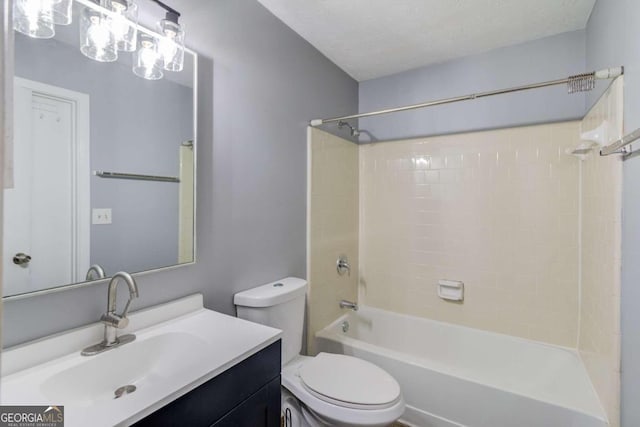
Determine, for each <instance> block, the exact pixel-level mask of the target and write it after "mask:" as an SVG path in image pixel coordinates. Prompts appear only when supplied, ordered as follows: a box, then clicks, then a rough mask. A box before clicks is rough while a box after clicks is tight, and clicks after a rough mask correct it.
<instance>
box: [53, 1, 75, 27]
mask: <svg viewBox="0 0 640 427" xmlns="http://www.w3.org/2000/svg"><path fill="white" fill-rule="evenodd" d="M72 6H73V1H72V0H55V2H54V4H53V23H54V24H56V25H69V24H71V19H72V16H73V15H72V11H71V7H72Z"/></svg>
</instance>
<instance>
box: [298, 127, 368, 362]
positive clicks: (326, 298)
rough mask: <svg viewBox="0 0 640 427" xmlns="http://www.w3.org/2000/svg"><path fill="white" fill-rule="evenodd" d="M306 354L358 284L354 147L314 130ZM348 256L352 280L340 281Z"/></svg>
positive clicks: (311, 140) (311, 137)
mask: <svg viewBox="0 0 640 427" xmlns="http://www.w3.org/2000/svg"><path fill="white" fill-rule="evenodd" d="M308 144H309V153H310V158H309V166H310V170H309V206H308V209H309V212H308V222H309V223H308V253H307V257H308V261H307V269H308V271H307V276H308V280H309V295H308V300H307V301H308V306H307V309H308V313H307V315H308V317H307V318H308V334H307V335H308V340H307V344H308V346H307V347H308V352H309V353H310V354H315V343H314V336H315V333H316V331H318V330H320V329H322V328H323V327H325V326H327V325H328V324H329V323H331V322H333V321H334V320H335V319H336V318H338V317H339V316H340V315H341V314H342V313H341V311H340V308H339V306H338V302H339V301H340V300H341V299H347V300H351V301H356V299H357V283H358V264H359V263H358V229H359V224H358V222H359V220H358V215H359V205H358V191H359V188H358V180H359V176H358V146H357V145H356V144H354V143H352V142H349V141H347V140H345V139H342V138H339V137H337V136H334V135H332V134H330V133H327V132H324V131H321V130H319V129H310V131H309V141H308ZM342 254H344V255H347V257H348V258H349V262H350V264H351V276H347V275H344V276H339V275H338V273H337V272H336V260H337V258H338V256H340V255H342Z"/></svg>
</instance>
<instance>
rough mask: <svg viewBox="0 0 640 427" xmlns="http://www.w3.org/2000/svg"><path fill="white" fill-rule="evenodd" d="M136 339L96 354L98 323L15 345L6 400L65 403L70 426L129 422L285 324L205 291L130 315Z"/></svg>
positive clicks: (269, 339)
mask: <svg viewBox="0 0 640 427" xmlns="http://www.w3.org/2000/svg"><path fill="white" fill-rule="evenodd" d="M130 319H131V323H130V326H129V327H128V328H126V329H124V330H122V332H121V333H122V334H125V333H135V334H136V340H135V341H133V342H131V343H128V344H125V345H122V346H120V347H118V348H114V349H112V350H109V351H105V352H103V353H100V354H97V355H94V356H82V355H80V350H81V349H82V348H84V347H86V346H87V345H90V344H93V343H95V342H98V341H100V339H101V338H102V337H101V334H102V326H101V325H100V324H94V325H90V326H87V327H84V328H79V329H76V330H73V331H69V332H66V333H62V334H57V335H55V336H51V337H46V338H44V339H41V340H38V341H34V342H32V343H27V344H24V345H21V346H18V347H14V348H10V349H7V350H6V351H5V352H4V353H3V355H2V356H3V364H2V378H1V380H0V390H1V394H0V404H3V405H17V404H29V405H64V407H65V426H67V427H70V426H76V425H77V426H87V425H91V426H101V425H104V426H111V425H128V424H131V423H133V422H135V421H138V420H140V419H142V418H144V417H145V416H146V415H149V414H150V413H152V412H154V411H155V410H157V409H159V408H160V407H162V406H164V405H165V404H167V403H169V402H171V401H173V400H174V399H176V398H178V397H180V396H182V395H183V394H185V393H188V392H189V391H191V390H193V389H194V388H196V387H198V386H199V385H200V384H203V383H204V382H206V381H208V380H210V379H211V378H213V377H215V376H216V375H218V374H220V373H222V372H224V371H225V370H227V369H228V368H230V367H232V366H234V365H235V364H237V363H239V362H241V361H242V360H244V359H246V358H248V357H249V356H251V355H253V354H255V353H257V352H258V351H260V350H262V349H263V348H266V347H267V346H269V345H270V344H272V343H274V342H276V341H277V340H278V339H280V334H281V333H280V331H279V330H277V329H273V328H269V327H265V326H263V325H258V324H254V323H250V322H247V321H244V320H241V319H237V318H235V317H231V316H227V315H224V314H221V313H216V312H214V311H211V310H207V309H204V308H203V307H202V296H201V295H194V296H190V297H187V298H183V299H181V300H178V301H175V302H172V303H168V304H164V305H162V306H158V307H154V308H151V309H148V310H143V311H140V312H137V313H132V314H131V315H130Z"/></svg>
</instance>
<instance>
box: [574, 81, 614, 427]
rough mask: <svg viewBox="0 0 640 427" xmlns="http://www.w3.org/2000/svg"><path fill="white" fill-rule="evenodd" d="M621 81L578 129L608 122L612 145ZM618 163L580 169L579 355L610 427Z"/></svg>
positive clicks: (606, 160)
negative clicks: (580, 280)
mask: <svg viewBox="0 0 640 427" xmlns="http://www.w3.org/2000/svg"><path fill="white" fill-rule="evenodd" d="M622 85H623V80H622V78H620V79H617V80H616V81H615V82H614V83H613V84H612V86H611V87H610V88H609V90H608V91H607V92H606V93H605V94H604V95H603V96H602V98H601V99H600V100H599V101H598V102H597V103H596V105H595V106H594V107H593V108H592V110H591V111H590V112H589V114H587V116H586V117H585V119H584V120H583V121H582V123H581V128H582V130H583V131H587V130H590V129H593V128H595V127H597V126H598V125H599V124H600V123H601V122H602V121H603V120H607V122H608V129H609V138H610V140H611V141H613V140H615V139H617V138H620V137H621V136H622V132H623V127H622V108H623V107H622V101H623V100H622ZM621 188H622V161H621V159H620V157H619V156H609V157H599V156H589V157H587V158H586V159H585V161H584V163H583V169H582V262H581V266H582V304H581V309H580V319H581V327H580V336H579V349H580V354H581V355H582V358H583V360H584V362H585V365H586V367H587V371H588V372H589V376H590V377H591V381H592V382H593V385H594V387H595V389H596V391H597V392H598V395H599V397H600V400H601V401H602V404H603V406H604V408H605V410H606V412H607V414H608V416H609V421H610V424H611V425H612V426H618V425H620V419H619V408H620V265H621V254H620V251H621V236H620V232H621V231H620V230H621V215H620V213H621V199H620V198H621Z"/></svg>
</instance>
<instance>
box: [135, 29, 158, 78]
mask: <svg viewBox="0 0 640 427" xmlns="http://www.w3.org/2000/svg"><path fill="white" fill-rule="evenodd" d="M139 44H140V47H139V49H138V51H137V52H136V53H135V55H134V60H133V72H134V73H135V74H136V75H137V76H139V77H142V78H143V79H147V80H158V79H161V78H162V70H161V68H160V59H161V58H160V54H159V53H158V46H157V44H156V42H155V40H154V38H153V37H151V36H149V35H146V34H144V35H142V34H141V35H140V43H139Z"/></svg>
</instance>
